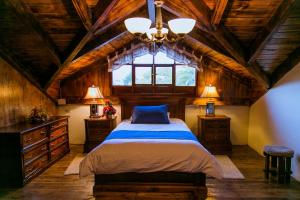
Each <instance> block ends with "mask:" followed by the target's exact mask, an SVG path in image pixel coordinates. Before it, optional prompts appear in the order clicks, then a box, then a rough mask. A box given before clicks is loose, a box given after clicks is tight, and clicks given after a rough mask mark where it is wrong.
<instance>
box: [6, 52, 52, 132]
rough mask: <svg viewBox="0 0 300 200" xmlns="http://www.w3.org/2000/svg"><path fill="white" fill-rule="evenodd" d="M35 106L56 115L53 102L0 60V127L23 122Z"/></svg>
mask: <svg viewBox="0 0 300 200" xmlns="http://www.w3.org/2000/svg"><path fill="white" fill-rule="evenodd" d="M35 106H41V107H43V108H44V109H45V110H46V111H47V112H48V113H49V114H50V115H54V114H56V106H55V104H54V102H52V101H51V100H50V99H49V98H48V97H46V96H45V95H44V94H43V93H42V92H40V90H38V89H37V88H36V87H35V86H33V85H32V84H31V83H30V82H29V81H28V80H27V79H26V78H25V77H23V76H22V75H21V74H20V73H19V72H17V71H16V70H15V69H13V68H12V67H11V66H10V65H9V64H8V63H7V62H6V61H4V60H3V59H2V58H0V127H3V126H8V125H12V124H15V123H18V122H21V121H24V120H25V119H26V117H27V116H28V115H29V114H30V111H31V109H32V108H33V107H35Z"/></svg>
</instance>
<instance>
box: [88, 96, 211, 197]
mask: <svg viewBox="0 0 300 200" xmlns="http://www.w3.org/2000/svg"><path fill="white" fill-rule="evenodd" d="M120 100H121V112H122V115H121V116H122V120H123V119H128V118H130V116H131V113H132V109H133V107H134V106H137V105H161V104H167V105H168V106H169V112H170V117H175V118H180V119H182V120H184V119H185V99H184V98H175V97H168V98H166V97H145V98H142V99H141V98H136V97H127V98H121V99H120ZM138 193H141V194H145V193H146V194H152V195H153V194H164V195H166V194H170V195H173V197H176V196H177V194H187V197H188V199H197V200H198V199H205V198H206V197H207V187H206V175H205V174H203V173H183V172H153V173H134V172H131V173H120V174H96V175H95V185H94V188H93V195H94V197H95V198H96V199H103V197H106V198H107V197H108V196H109V197H111V199H116V198H120V199H136V195H137V194H138ZM159 199H161V198H159Z"/></svg>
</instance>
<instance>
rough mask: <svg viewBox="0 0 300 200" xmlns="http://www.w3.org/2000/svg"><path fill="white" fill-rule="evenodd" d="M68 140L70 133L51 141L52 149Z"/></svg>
mask: <svg viewBox="0 0 300 200" xmlns="http://www.w3.org/2000/svg"><path fill="white" fill-rule="evenodd" d="M66 141H68V135H63V136H61V137H59V138H57V139H56V140H53V141H51V142H50V150H52V149H54V148H56V147H57V146H59V145H61V144H62V143H64V142H66Z"/></svg>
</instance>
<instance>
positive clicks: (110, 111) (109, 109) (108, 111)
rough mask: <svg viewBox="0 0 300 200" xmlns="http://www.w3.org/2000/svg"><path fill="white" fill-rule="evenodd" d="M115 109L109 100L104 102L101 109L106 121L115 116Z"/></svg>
mask: <svg viewBox="0 0 300 200" xmlns="http://www.w3.org/2000/svg"><path fill="white" fill-rule="evenodd" d="M116 112H117V111H116V109H115V108H114V107H113V106H112V103H111V102H110V101H109V100H106V101H105V106H104V107H103V115H102V117H103V116H105V117H106V118H107V119H112V118H114V115H115V114H116Z"/></svg>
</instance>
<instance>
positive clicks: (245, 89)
mask: <svg viewBox="0 0 300 200" xmlns="http://www.w3.org/2000/svg"><path fill="white" fill-rule="evenodd" d="M201 66H202V67H203V72H198V78H197V81H198V82H197V86H198V87H197V95H196V96H195V98H196V99H195V101H194V103H195V104H201V105H204V104H205V101H204V100H203V99H199V98H198V97H199V96H200V94H201V93H202V91H203V89H204V86H205V85H208V84H212V85H215V86H216V87H217V88H218V91H219V93H220V96H221V98H220V101H221V102H222V104H226V105H250V104H251V103H252V102H253V101H254V100H253V99H251V97H252V95H251V94H250V91H251V88H252V86H253V85H252V80H251V79H247V78H244V77H243V76H240V75H239V74H238V73H236V72H234V71H231V70H229V69H227V68H225V67H224V66H222V65H220V64H218V63H216V62H214V61H212V60H210V59H204V62H203V63H202V64H201ZM110 76H111V74H110V73H109V72H108V70H107V65H106V61H105V63H97V64H94V65H91V66H90V67H88V68H87V69H86V70H84V71H82V72H78V73H77V74H75V75H73V76H71V77H69V78H68V79H65V80H64V81H63V82H62V83H61V87H62V96H63V97H64V98H66V99H67V102H68V103H82V102H83V101H82V98H83V97H84V95H85V93H86V91H87V88H88V87H89V86H91V85H93V84H94V85H97V86H99V88H100V90H101V92H102V94H103V95H104V96H105V97H106V98H112V99H113V100H115V97H118V95H117V94H115V95H114V96H115V97H112V91H111V87H110ZM258 88H259V87H258ZM174 95H175V96H176V94H174ZM121 96H122V95H121ZM179 96H180V95H179ZM192 99H193V98H192ZM116 102H118V101H116ZM192 102H193V101H188V102H187V103H188V104H190V103H192Z"/></svg>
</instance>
